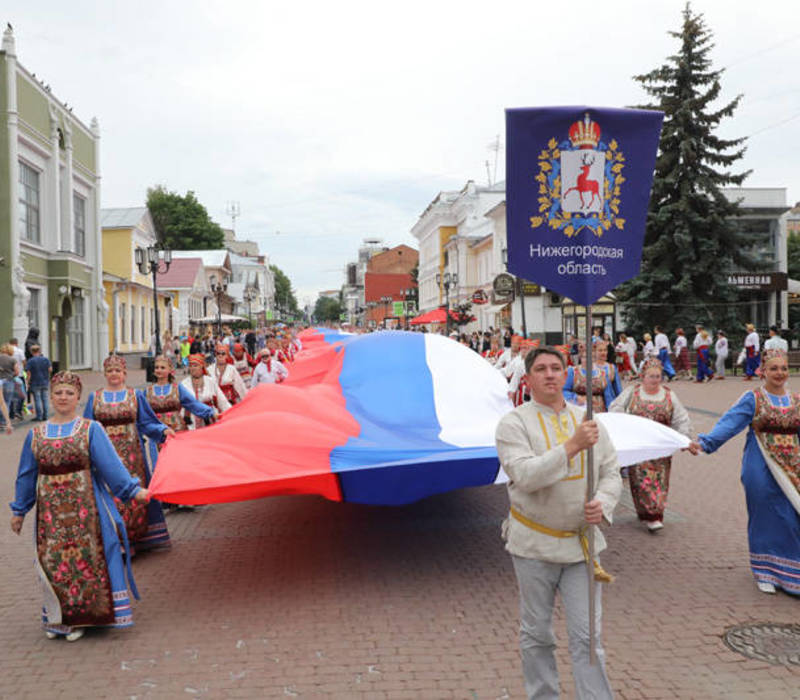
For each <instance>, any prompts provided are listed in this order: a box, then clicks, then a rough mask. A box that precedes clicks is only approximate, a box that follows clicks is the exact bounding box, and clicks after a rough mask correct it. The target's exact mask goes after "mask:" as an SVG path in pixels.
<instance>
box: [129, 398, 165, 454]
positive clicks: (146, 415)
mask: <svg viewBox="0 0 800 700" xmlns="http://www.w3.org/2000/svg"><path fill="white" fill-rule="evenodd" d="M136 405H137V415H136V428H137V430H138V431H139V434H140V435H146V436H147V437H149V438H150V439H151V440H153V441H155V442H162V441H163V440H164V431H165V430H166V429H167V426H166V425H164V424H163V423H162V422H161V421H160V420H158V418H156V414H155V413H153V408H152V407H151V406H150V402H149V401H148V400H147V397H146V396H145V395H144V392H142V391H140V390H139V389H137V390H136Z"/></svg>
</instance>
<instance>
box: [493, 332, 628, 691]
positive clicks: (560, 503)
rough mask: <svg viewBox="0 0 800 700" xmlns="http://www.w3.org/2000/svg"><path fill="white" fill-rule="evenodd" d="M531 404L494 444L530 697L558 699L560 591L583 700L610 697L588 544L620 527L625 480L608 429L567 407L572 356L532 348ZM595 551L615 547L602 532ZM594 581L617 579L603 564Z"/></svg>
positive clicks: (500, 429) (505, 422)
mask: <svg viewBox="0 0 800 700" xmlns="http://www.w3.org/2000/svg"><path fill="white" fill-rule="evenodd" d="M525 366H526V369H527V372H528V374H527V375H526V381H527V382H528V384H529V386H530V391H531V401H529V402H527V403H524V404H522V405H521V406H519V407H518V408H516V409H514V410H513V411H511V412H510V413H508V414H506V415H505V416H504V417H503V419H502V420H501V421H500V423H499V424H498V426H497V431H496V434H495V440H496V442H497V453H498V456H499V458H500V463H501V464H502V466H503V469H505V471H506V473H507V474H508V476H509V482H508V496H509V501H510V503H511V511H510V514H509V517H508V518H507V519H506V520H505V521H504V523H503V538H504V539H505V542H506V549H507V550H508V552H509V553H510V554H511V557H512V560H513V564H514V571H515V573H516V576H517V582H518V584H519V591H520V617H521V621H520V646H521V649H522V670H523V674H524V676H525V692H526V694H527V696H528V697H529V698H539V697H548V698H555V697H558V696H559V684H558V672H557V670H556V660H555V653H554V650H555V638H554V637H553V630H552V616H553V604H554V600H555V593H556V590H558V591H559V593H560V595H561V600H562V602H563V605H564V607H565V609H566V611H567V612H566V619H567V634H568V635H569V650H570V654H571V656H572V674H573V677H574V679H575V689H576V695H577V697H578V698H603V699H605V698H611V697H612V692H611V686H610V684H609V682H608V676H607V675H606V670H605V652H604V650H603V647H602V643H601V640H600V634H599V630H600V626H601V625H600V621H601V602H600V591H599V584H598V583H595V584H594V585H595V586H596V587H597V588H598V590H597V595H596V600H597V605H596V607H595V630H596V634H595V643H596V650H597V663H596V664H590V662H589V661H590V659H589V647H590V643H589V634H588V629H589V582H588V581H587V575H586V559H585V556H584V550H583V547H582V540H583V537H585V532H586V529H587V528H588V527H596V526H597V525H598V524H600V522H601V521H602V520H603V519H604V518H605V520H606V521H607V522H609V523H610V522H611V518H612V513H613V512H614V507H615V505H616V503H617V500H618V499H619V494H620V490H621V487H622V480H621V478H620V474H619V467H618V463H617V456H616V452H615V451H614V447H613V445H612V444H611V439H610V438H609V436H608V433H607V432H606V431H605V429H604V428H603V427H602V426H600V425H599V424H598V423H596V422H595V421H586V420H585V414H584V410H583V409H582V408H581V407H579V406H575V405H573V404H568V403H566V402H565V401H564V396H563V394H562V389H563V387H564V381H565V379H566V367H565V363H564V358H563V356H562V355H561V353H559V352H558V350H556V349H555V348H549V347H543V348H537V349H536V350H533V351H531V352H530V353H529V354H528V356H527V358H526V361H525ZM592 446H594V472H595V477H596V479H595V484H596V491H595V493H594V494H593V495H592V497H591V499H590V500H588V501H587V500H586V478H587V477H586V470H587V467H588V464H587V458H586V450H587V449H588V448H590V447H592ZM595 544H596V551H597V552H600V551H602V550H603V549H605V547H606V543H605V539H604V538H603V535H602V533H601V532H600V531H599V530H596V531H595ZM594 566H595V581H598V580H609V577H608V574H606V573H605V572H604V571H603V570H602V568H601V567H600V565H599V563H597V560H595V562H594Z"/></svg>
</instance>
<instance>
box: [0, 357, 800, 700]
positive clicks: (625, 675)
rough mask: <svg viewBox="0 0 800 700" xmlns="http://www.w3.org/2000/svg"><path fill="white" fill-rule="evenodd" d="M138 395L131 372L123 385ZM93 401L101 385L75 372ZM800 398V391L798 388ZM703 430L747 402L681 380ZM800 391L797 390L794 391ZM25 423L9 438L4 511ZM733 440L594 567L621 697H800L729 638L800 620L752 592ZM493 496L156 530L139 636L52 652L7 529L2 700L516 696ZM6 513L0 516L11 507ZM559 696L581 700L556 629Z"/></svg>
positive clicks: (491, 490)
mask: <svg viewBox="0 0 800 700" xmlns="http://www.w3.org/2000/svg"><path fill="white" fill-rule="evenodd" d="M129 379H130V382H131V383H132V384H134V385H140V384H141V383H142V382H143V381H144V377H143V373H142V372H139V371H132V372H131V373H130V377H129ZM85 384H86V385H85V392H86V393H88V391H91V390H92V389H95V388H98V387H99V386H100V385H101V377H100V375H97V374H92V373H86V374H85ZM792 384H794V385H795V386H797V385H800V380H798V379H794V380H792ZM672 387H673V388H674V389H675V390H676V391H677V392H678V394H679V395H680V397H681V398H682V399H683V401H684V403H685V404H686V405H687V406H688V407H689V408H690V409H701V411H696V410H692V411H691V415H692V419H693V422H694V426H695V429H696V430H698V431H702V430H706V429H708V428H709V427H710V426H711V425H712V424H713V422H714V420H715V417H714V415H712V414H713V413H715V412H716V413H719V412H722V411H724V410H725V408H727V407H728V406H729V405H730V404H731V403H732V402H733V401H734V400H735V399H736V398H737V397H738V396H739V394H740V393H741V392H742V391H743V390H744V389H746V388H747V387H748V384H744V383H743V382H742V381H740V380H734V379H728V380H727V381H725V382H714V383H713V384H711V385H696V384H689V383H686V382H680V383H677V382H676V383H674V384H673V385H672ZM799 388H800V387H799ZM29 427H30V425H29V424H28V423H25V424H22V425H18V426H17V427H16V429H15V432H14V434H13V435H12V436H2V437H0V439H1V440H2V443H0V444H2V446H3V455H4V459H3V462H2V463H3V479H2V483H1V484H0V493H1V494H2V498H3V500H4V502H6V503H7V502H8V501H10V500H11V499H12V498H13V485H14V477H15V474H16V468H17V458H18V455H19V452H20V449H21V446H22V442H23V440H24V437H25V435H26V434H27V429H28V428H29ZM742 446H743V435H742V436H739V437H737V438H736V439H735V440H733V441H731V443H730V444H729V445H727V446H726V447H724V448H723V449H722V450H720V451H719V452H718V453H717V454H715V455H713V456H701V457H696V458H693V457H691V456H690V455H688V454H681V455H679V456H678V457H677V458H676V459H675V460H674V466H673V475H672V484H671V489H672V490H671V493H670V498H669V503H668V513H667V518H666V526H665V528H664V529H663V530H662V531H661V532H660V533H659V534H657V535H650V534H648V533H647V531H646V530H645V528H644V526H643V525H641V524H639V523H638V522H637V521H636V517H635V513H634V511H633V509H632V506H631V503H630V498H629V496H627V495H626V496H625V498H624V500H623V502H622V503H621V504H620V506H619V507H618V509H617V513H616V520H615V524H614V527H612V528H610V530H609V537H608V539H609V543H610V548H609V550H608V552H607V553H606V554H605V556H604V557H603V564H604V566H605V568H606V569H608V570H609V571H611V572H613V573H614V574H615V575H616V577H617V580H616V582H615V583H613V584H611V585H610V586H608V587H607V588H606V590H605V593H604V601H603V603H604V638H605V646H606V650H607V655H608V668H609V675H610V678H611V681H612V685H613V687H614V690H615V693H616V694H617V697H620V698H625V699H626V700H627V699H633V698H648V699H650V698H726V699H730V698H742V699H744V698H764V699H769V698H775V699H776V700H777V699H779V698H780V699H784V698H800V668H797V667H783V666H771V665H769V664H767V663H763V662H757V661H753V660H748V659H746V658H745V657H743V656H740V655H738V654H736V653H734V652H732V651H730V650H729V649H728V648H727V647H726V646H725V645H724V644H723V642H722V634H723V633H724V631H725V629H726V628H727V627H728V626H731V625H736V624H743V623H747V622H756V621H762V622H763V621H770V622H779V623H789V622H797V620H798V619H800V600H798V599H795V598H792V597H790V596H787V595H785V594H782V593H779V594H778V595H774V596H768V595H764V594H762V593H759V592H758V591H757V590H756V587H755V585H754V582H753V578H752V575H751V573H750V570H749V567H748V556H747V537H746V524H747V514H746V511H745V507H744V495H743V492H742V489H741V485H740V483H739V470H740V460H741V452H742ZM507 507H508V503H507V498H506V494H505V489H504V488H503V487H496V486H489V487H484V488H477V489H465V490H461V491H458V492H453V493H450V494H445V495H441V496H437V497H434V498H429V499H427V500H425V501H423V502H421V503H417V504H414V505H411V506H408V507H404V508H377V507H366V506H357V505H349V504H337V503H331V502H327V501H325V500H323V499H321V498H317V497H305V496H303V497H282V498H272V499H266V500H258V501H249V502H243V503H232V504H226V505H216V506H212V507H207V508H201V509H198V510H196V511H194V512H183V511H179V512H176V513H173V514H170V515H169V516H168V522H169V527H170V532H171V535H172V542H173V549H172V551H170V552H162V553H150V554H142V555H140V556H137V557H136V559H135V560H134V571H135V575H136V580H137V583H138V585H139V589H140V591H141V593H142V600H141V601H140V602H138V603H136V604H135V622H136V625H135V627H134V628H132V629H129V630H105V631H90V632H87V634H86V636H85V637H84V638H83V639H82V640H80V641H79V642H76V643H72V644H70V643H67V642H65V641H64V640H55V641H49V640H47V639H45V637H44V634H43V633H42V631H41V629H40V627H39V621H38V611H39V609H40V596H39V591H38V587H37V584H36V582H35V577H34V573H33V569H32V566H31V559H32V556H33V549H32V542H31V539H32V529H31V522H32V520H33V518H32V517H28V518H27V519H26V522H25V526H24V528H23V532H22V536H20V537H16V536H14V535H13V534H12V533H11V531H10V529H9V527H8V525H7V523H8V520H6V525H5V526H4V527H3V528H0V542H1V543H2V554H0V557H1V560H0V561H1V563H2V568H0V586H2V591H3V595H2V602H0V608H1V609H2V627H1V628H0V678H2V681H0V685H1V686H2V687H0V696H1V697H4V698H6V697H8V698H43V697H48V698H87V697H112V698H192V697H208V698H260V697H282V698H286V697H301V698H311V697H331V698H385V699H386V700H389V699H392V698H467V699H474V698H481V699H483V698H492V699H494V698H521V697H523V691H522V678H521V667H520V660H519V651H518V647H517V627H518V616H517V604H518V600H517V590H516V582H515V579H514V574H513V570H512V566H511V562H510V560H509V557H508V555H507V554H506V553H505V551H504V549H503V546H502V542H501V540H500V536H499V527H500V522H501V520H502V519H503V517H504V515H505V512H506V509H507ZM6 512H7V513H8V511H6ZM556 633H557V636H558V639H559V647H558V662H559V667H560V669H561V676H562V677H561V682H562V690H563V697H572V695H573V686H572V681H571V676H570V672H569V659H568V654H567V651H566V639H565V632H564V624H563V617H562V615H561V612H560V610H557V615H556Z"/></svg>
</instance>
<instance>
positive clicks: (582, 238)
mask: <svg viewBox="0 0 800 700" xmlns="http://www.w3.org/2000/svg"><path fill="white" fill-rule="evenodd" d="M663 117H664V115H663V113H662V112H654V111H647V110H637V109H606V108H596V107H541V108H530V109H507V110H506V217H507V224H508V270H509V272H511V273H513V274H514V275H517V276H518V277H522V278H524V279H528V280H531V281H533V282H537V283H538V284H540V285H542V286H544V287H547V288H548V289H551V290H553V291H555V292H558V293H559V294H563V295H564V296H566V297H569V298H570V299H572V300H573V301H575V302H577V303H579V304H583V305H586V304H592V303H594V302H595V301H597V300H598V299H599V298H600V297H602V296H603V295H604V294H605V293H606V292H608V291H610V290H611V289H613V288H614V287H616V286H617V285H618V284H620V283H622V282H624V281H625V280H628V279H630V278H631V277H634V276H636V274H637V273H638V272H639V264H640V262H641V257H642V242H643V240H644V229H645V221H646V218H647V207H648V203H649V200H650V188H651V186H652V183H653V169H654V167H655V159H656V151H657V149H658V142H659V137H660V134H661V122H662V120H663Z"/></svg>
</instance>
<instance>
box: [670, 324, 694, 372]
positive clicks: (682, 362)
mask: <svg viewBox="0 0 800 700" xmlns="http://www.w3.org/2000/svg"><path fill="white" fill-rule="evenodd" d="M673 347H674V350H675V371H676V372H677V373H678V378H681V377H683V378H684V379H690V378H691V370H690V368H689V341H688V340H686V334H685V333H684V332H683V328H676V329H675V345H674V346H673Z"/></svg>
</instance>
